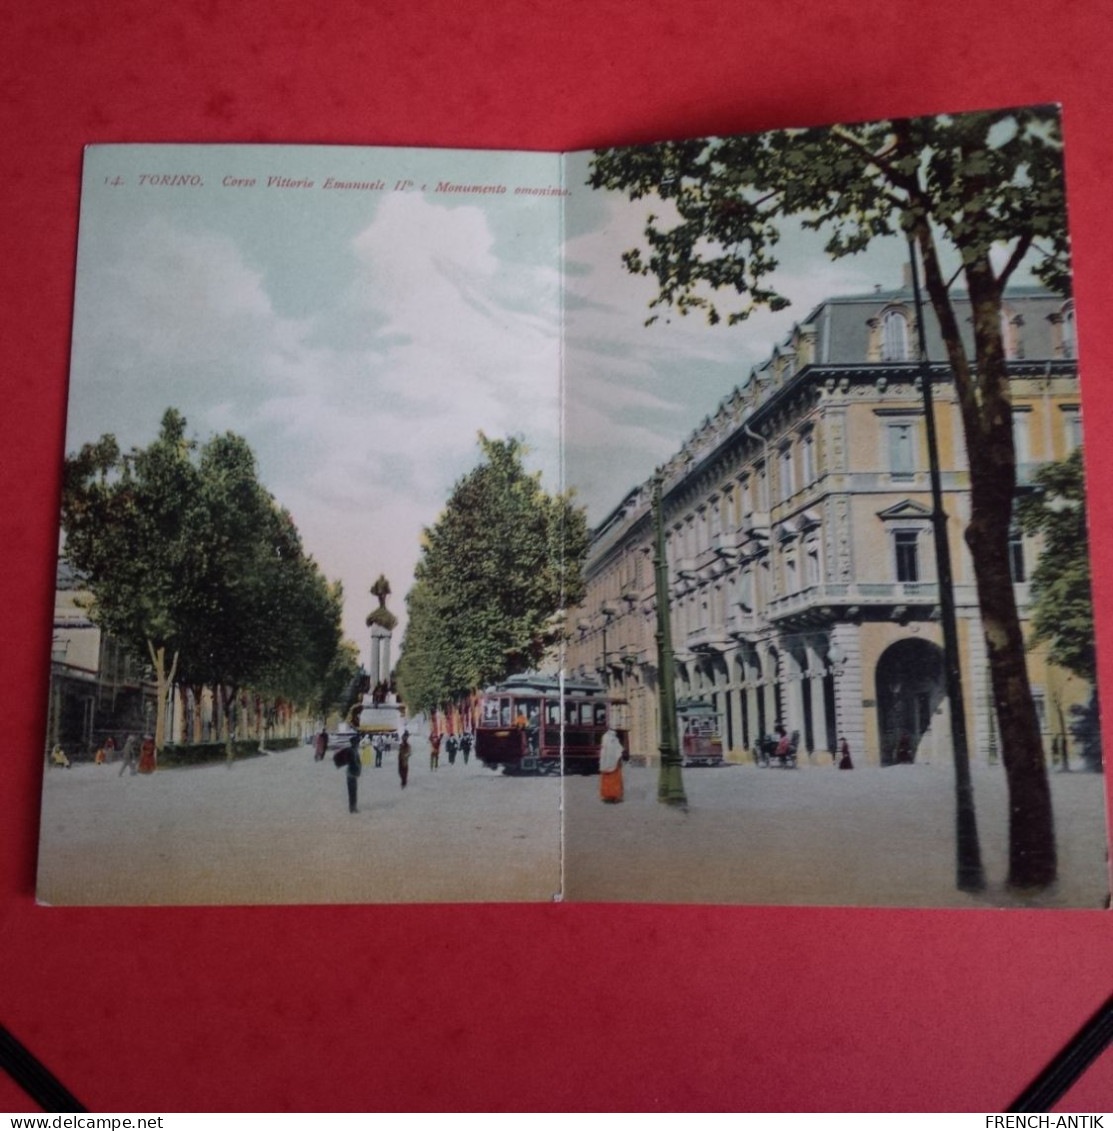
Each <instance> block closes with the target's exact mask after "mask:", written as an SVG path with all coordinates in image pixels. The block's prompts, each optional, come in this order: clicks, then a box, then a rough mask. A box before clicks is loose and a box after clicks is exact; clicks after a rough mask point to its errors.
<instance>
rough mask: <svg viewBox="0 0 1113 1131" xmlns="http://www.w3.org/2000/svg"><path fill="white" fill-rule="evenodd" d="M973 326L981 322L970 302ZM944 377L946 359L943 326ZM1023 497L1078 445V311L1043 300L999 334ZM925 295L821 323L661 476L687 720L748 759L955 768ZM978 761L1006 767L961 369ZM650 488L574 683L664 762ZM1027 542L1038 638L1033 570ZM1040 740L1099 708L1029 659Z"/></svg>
mask: <svg viewBox="0 0 1113 1131" xmlns="http://www.w3.org/2000/svg"><path fill="white" fill-rule="evenodd" d="M956 307H957V311H958V315H959V319H960V322H961V323H962V324H963V325H964V326H966V327H968V326H969V318H968V314H969V306H968V304H967V303H965V302H963V301H962V300H961V299H960V300H958V301H957V302H956ZM926 318H927V325H926V331H927V341H928V355H929V357H931V358H933V359H938V358H942V357H944V356H945V354H944V350H943V345H942V341H941V338H940V335H939V331H938V327H937V325H936V324H935V320H934V317H933V315H932V314H931V312H930V311H929V312H928V313H927V315H926ZM1003 331H1004V338H1005V347H1006V352H1007V355H1008V359H1009V369H1010V373H1011V379H1012V396H1013V413H1014V435H1015V439H1016V450H1017V463H1018V481H1019V484H1020V487H1021V488H1022V489H1023V487H1024V486H1025V485H1026V484H1029V483H1030V482H1031V476H1032V473H1033V471H1034V470H1035V469H1036V468H1037V467H1039V466H1040V465H1041V464H1043V463H1045V462H1047V461H1050V460H1055V459H1061V458H1063V457H1064V456H1066V455H1067V454H1069V452H1070V451H1071V450H1072V449H1073V448H1074V447H1076V446H1078V445H1079V444H1080V443H1081V421H1080V415H1079V397H1078V374H1077V365H1076V362H1075V360H1074V357H1075V346H1074V342H1075V339H1074V315H1073V307H1072V305H1071V304H1070V303H1069V302H1068V303H1064V302H1063V301H1062V300H1061V299H1058V298H1056V297H1054V296H1052V295H1050V294H1049V293H1047V292H1045V291H1043V290H1040V289H1037V288H1018V289H1016V290H1014V291H1010V292H1009V295H1008V298H1007V301H1006V303H1005V309H1004V313H1003ZM916 341H917V330H916V324H915V312H914V308H913V304H912V295H911V292H910V290H908V289H902V290H896V291H889V292H882V291H880V290H878V291H876V292H874V293H872V294H868V295H858V296H851V297H844V298H832V299H829V300H827V301H825V302H823V303H821V304H820V305H819V306H818V307H816V309H815V310H814V311H812V313H811V314H810V316H809V317H808V319H807V320H806V321H805V322H804V323H802V324H800V325H798V326H796V327H795V328H794V329H793V331H792V333H791V334H790V335H789V336H788V337H787V338H786V340H785V341H784V342H782V343H781V344H780V345H779V346H778V347H777V348H776V349H775V350H774V351H773V353H772V356H770V357H769V358H768V360H767V361H766V362H765V363H764V364H763V365H761V366H760V367H758V368H756V369H755V370H753V371H752V372H751V373H750V375H749V377H748V378H747V380H746V381H744V382H743V383H742V384H741V385H740V386H739V387H738V388H736V389H735V390H734V392H733V393H732V395H731V396H729V397H728V398H726V399H725V400H724V401H723V402H722V403H721V404H720V405H719V406H718V408H717V410H716V411H715V413H714V414H713V415H711V416H708V417H707V418H706V419H705V420H704V422H703V424H702V425H701V426H700V427H699V428H698V429H697V430H696V431H695V432H694V433H693V434H692V435H691V436H690V437H689V438H688V439H687V441H686V442H685V443H684V444H683V445H682V447H681V448H680V450H679V451H678V452H676V454H675V455H674V456H673V457H672V458H671V459H670V460H669V461H668V462H667V464H666V465H665V467H664V489H663V491H664V516H665V524H666V531H667V558H668V563H669V586H670V603H671V615H672V632H673V646H674V648H675V650H676V654H677V663H676V673H675V678H676V688H677V695H678V699H679V700H681V701H683V700H686V699H695V700H700V701H703V702H705V703H709V704H711V705H712V706H713V708H714V709H715V711H716V713H717V715H718V719H719V728H720V732H721V735H722V739H723V745H724V749H726V750H727V751H728V756H729V757H730V758H731V759H733V760H745V759H747V758H749V757H750V756H751V752H752V750H753V747H754V745H755V743H756V742H757V741H758V739H759V737H760V736H761V735H764V734H767V733H769V732H772V731H773V730H774V729H775V728H776V727H777V726H778V725H780V726H784V727H785V728H786V730H787V731H788V732H790V733H791V732H792V731H798V732H799V736H800V748H801V752H802V754H803V752H807V755H808V756H807V757H806V758H805V757H803V756H802V757H801V762H804V763H806V762H809V761H810V762H812V763H818V764H830V762H831V752H832V751H834V750H835V749H836V746H837V744H838V742H839V740H840V738H841V737H843V736H845V737H846V739H847V741H848V743H849V745H850V748H851V751H852V753H853V755H854V757H855V758H856V759H864V760H865V761H866V762H868V763H874V764H877V763H880V764H886V763H889V762H891V761H893V760H894V759H895V758H896V752H897V747H898V744H901V743H902V741H906V742H907V745H908V746H909V747H910V749H911V752H912V754H913V755H914V757H915V758H916V760H918V761H928V760H931V759H935V758H940V759H941V758H944V757H948V758H949V756H950V741H949V736H950V728H949V720H948V718H947V700H946V696H945V690H944V678H943V662H942V656H943V653H942V631H941V627H940V623H939V609H938V586H937V584H936V571H935V557H934V543H933V538H932V532H931V493H930V482H929V473H928V458H927V441H926V433H925V424H924V411H923V402H922V399H921V391H920V381H919V378H918V372H919V366H918V364H917V362H916V361H915V348H914V343H915V342H916ZM932 372H933V391H934V397H935V420H936V429H937V433H938V445H939V453H940V465H941V469H942V486H943V492H944V508H945V511H946V513H947V515H948V527H949V535H950V548H951V557H952V570H953V574H954V583H955V603H956V609H957V618H958V631H959V642H960V650H961V666H962V677H963V688H964V697H965V706H966V714H967V732H968V734H969V735H970V744H971V758H972V759H973V760H975V761H982V762H984V761H992V760H994V759H995V758H996V757H997V742H996V735H995V723H994V718H993V711H992V709H991V705H992V704H991V695H990V689H989V680H988V671H987V660H986V652H985V645H984V640H983V634H982V630H981V625H980V619H979V614H978V604H977V596H976V591H975V584H974V571H973V564H972V561H971V560H970V555H969V551H968V550H967V548H966V544H965V542H964V540H963V537H962V532H963V530H964V528H965V525H966V522H967V520H968V518H969V493H968V486H969V472H968V464H967V460H966V454H965V443H964V438H963V434H962V424H961V419H960V416H959V409H958V406H957V404H956V401H955V397H954V388H953V384H952V382H951V380H950V377H949V375H948V373H947V370H946V368H945V366H943V365H941V364H939V363H938V362H936V363H935V364H933V366H932ZM650 492H651V484H650V483H649V482H646V483H642V484H640V485H638V486H637V487H635V488H634V489H633V490H631V491H630V492H629V493H628V494H627V495H626V497H625V498H624V499H623V500H622V502H621V503H620V504H619V505H618V506H617V507H616V508H615V509H614V510H613V511H612V512H611V514H610V515H609V516H608V517H607V518H606V519H605V520H604V521H603V522H602V523H601V524H600V525H599V526H598V528H597V529H596V530H595V531H594V533H593V539H592V544H591V548H590V551H589V554H588V561H587V566H586V576H587V598H586V600H585V602H584V604H583V606H582V607H581V608H580V609H579V610H577V611H576V612H575V613H574V614H573V615H572V618H571V622H570V623H571V626H572V639H571V641H570V643H569V648H568V657H567V661H566V662H567V666H568V668H569V669H570V670H571V671H572V672H574V673H575V674H579V675H584V674H588V673H591V672H593V671H594V672H597V673H598V674H599V675H600V676H601V677H603V678H604V679H605V681H606V683H607V686H608V688H609V689H610V690H611V692H612V694H614V695H615V696H616V697H620V698H623V699H625V700H626V701H627V703H628V715H629V720H628V721H629V726H630V732H631V750H632V752H633V753H634V754H635V755H637V756H640V757H645V758H647V759H649V760H652V759H653V758H655V757H656V752H657V743H658V737H657V703H656V696H657V679H658V672H657V670H656V664H657V654H656V646H655V643H654V628H655V616H656V613H655V609H656V603H655V594H654V581H653V565H652V553H651V550H652V545H651V543H652V524H651V517H650ZM1037 549H1038V548H1037V547H1036V546H1035V545H1034V544H1032V541H1031V540H1030V539H1027V538H1024V537H1022V536H1021V535H1020V534H1019V533H1018V534H1017V535H1016V538H1015V541H1014V544H1013V553H1012V562H1013V567H1014V570H1013V575H1014V582H1015V585H1016V593H1017V599H1018V603H1019V606H1020V609H1021V616H1022V619H1024V618H1026V616H1027V606H1028V600H1029V594H1028V578H1029V577H1030V575H1031V569H1032V566H1033V564H1034V559H1035V556H1036V553H1037ZM1029 674H1030V678H1031V682H1032V687H1033V694H1034V696H1035V700H1036V708H1037V712H1038V713H1039V716H1040V720H1041V726H1042V728H1043V730H1044V737H1045V750H1050V749H1051V745H1052V741H1051V740H1052V739H1053V738H1055V739H1057V740H1058V741H1059V742H1064V741H1067V740H1068V732H1067V724H1068V722H1069V720H1070V710H1071V708H1072V707H1073V706H1076V705H1080V704H1084V703H1086V702H1087V701H1088V699H1089V696H1090V688H1089V686H1088V685H1087V684H1085V682H1084V681H1082V680H1080V679H1078V677H1075V676H1072V675H1071V674H1070V673H1068V672H1065V671H1063V670H1061V669H1057V668H1055V667H1053V666H1051V665H1049V664H1048V663H1047V661H1046V659H1045V657H1044V655H1043V653H1042V650H1040V649H1035V650H1033V651H1032V652H1030V653H1029Z"/></svg>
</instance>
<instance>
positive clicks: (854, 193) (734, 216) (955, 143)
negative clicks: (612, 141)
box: [588, 107, 1070, 324]
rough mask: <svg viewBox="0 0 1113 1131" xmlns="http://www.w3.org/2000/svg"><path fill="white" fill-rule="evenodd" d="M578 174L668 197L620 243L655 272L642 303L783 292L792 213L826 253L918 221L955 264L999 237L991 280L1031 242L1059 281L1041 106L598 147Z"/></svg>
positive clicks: (1058, 209) (739, 311) (977, 257)
mask: <svg viewBox="0 0 1113 1131" xmlns="http://www.w3.org/2000/svg"><path fill="white" fill-rule="evenodd" d="M588 183H589V184H590V185H591V186H592V187H593V188H603V189H609V190H618V191H622V192H625V193H626V194H627V195H628V196H629V197H630V199H631V200H639V199H642V198H645V197H650V196H657V197H659V198H660V199H661V200H662V201H665V202H667V204H668V206H669V207H668V208H667V209H666V212H667V216H665V217H662V216H658V215H653V214H650V215H648V216H647V221H646V228H645V241H646V243H645V246H644V247H641V248H634V249H631V250H630V251H628V252H626V254H625V256H624V262H625V265H626V267H627V269H628V270H630V271H631V272H633V273H634V274H638V275H652V276H654V277H655V278H656V279H657V282H658V284H659V287H660V291H659V294H658V296H657V298H656V299H655V300H654V301H653V302H652V303H651V304H650V305H651V307H654V308H656V307H664V306H667V307H672V308H674V309H676V310H677V311H678V312H679V313H680V314H681V315H687V314H690V313H692V312H701V313H703V314H704V315H705V316H706V317H707V319H708V321H709V322H711V323H713V324H714V323H716V322H719V321H720V319H721V318H722V317H723V314H724V313H725V314H726V316H727V319H728V321H729V322H731V323H734V322H738V321H741V320H743V319H745V318H747V317H749V315H750V314H751V313H752V312H753V310H754V309H755V308H757V307H759V306H767V307H769V308H770V309H773V310H777V309H780V308H782V307H784V306H787V305H788V303H789V298H788V296H786V295H783V294H781V293H780V292H779V291H777V290H776V289H775V287H774V286H773V285H771V283H770V276H772V275H773V274H774V272H775V270H776V268H777V265H778V264H777V257H776V246H777V243H778V242H779V239H780V227H779V225H780V222H781V221H782V220H783V219H784V218H786V217H791V216H798V217H801V220H802V222H803V224H804V226H805V227H808V228H813V229H823V230H825V231H827V232H828V233H829V239H828V243H827V251H828V253H829V254H830V255H831V256H833V257H839V256H843V255H852V254H855V253H857V252H860V251H863V250H864V249H865V248H866V247H867V246H868V245H869V244H870V243H871V241H872V240H874V239H875V238H876V237H878V236H887V235H893V234H897V233H901V232H905V233H908V232H915V231H917V230H924V228H925V225H926V226H927V229H928V230H929V234H931V233H938V235H941V236H942V237H943V238H944V239H947V240H949V241H950V242H951V243H952V244H953V245H954V247H956V248H957V249H958V250H959V252H960V254H961V257H962V262H963V269H964V270H965V271H966V272H967V274H968V275H969V274H970V272H971V271H973V272H975V273H977V272H980V271H983V270H984V269H986V268H988V267H989V252H990V249H991V248H993V247H994V246H1006V247H1008V248H1009V249H1010V250H1011V251H1012V252H1013V253H1014V257H1012V258H1010V259H1009V260H1008V261H1007V262H1006V263H1005V264H1004V265H1003V266H1002V267H1001V269H1000V270H999V271H998V272H996V273H995V275H994V278H995V282H996V284H997V286H998V287H1003V286H1004V284H1005V282H1006V281H1007V279H1008V277H1009V275H1011V273H1012V271H1013V270H1015V268H1016V266H1017V263H1018V262H1019V260H1020V258H1022V257H1023V256H1024V255H1025V254H1026V253H1027V252H1028V251H1029V250H1030V249H1032V248H1037V249H1038V250H1039V252H1040V253H1041V254H1040V262H1039V265H1038V267H1037V269H1036V270H1037V273H1038V274H1039V276H1040V278H1042V279H1043V281H1044V282H1045V283H1047V285H1048V286H1050V287H1051V288H1052V289H1055V290H1058V291H1060V292H1062V293H1066V292H1067V289H1068V286H1069V274H1070V260H1069V247H1068V241H1067V233H1066V220H1065V205H1064V196H1063V166H1062V144H1061V138H1060V132H1059V118H1058V112H1057V110H1056V109H1055V108H1054V107H1030V108H1024V109H1017V110H1000V111H992V112H985V113H974V114H961V115H955V116H941V117H936V118H915V119H905V120H896V121H883V122H873V123H866V124H863V125H855V126H839V127H835V128H833V129H807V130H784V131H777V132H774V133H765V134H755V135H750V136H743V137H730V138H704V139H699V140H692V141H679V142H668V143H665V144H661V145H653V146H646V147H641V148H633V149H608V150H599V151H597V153H596V156H595V158H594V160H593V162H592V171H591V176H590V179H589V181H588ZM933 238H934V237H933ZM731 295H733V296H735V298H736V299H737V300H739V301H731V299H730V296H731ZM720 296H725V297H726V298H727V301H728V302H730V308H729V309H728V310H725V311H724V310H721V309H720V306H721V302H722V301H723V299H722V297H720ZM654 317H656V315H654ZM652 320H653V319H652V318H651V319H650V321H652Z"/></svg>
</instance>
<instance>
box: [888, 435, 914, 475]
mask: <svg viewBox="0 0 1113 1131" xmlns="http://www.w3.org/2000/svg"><path fill="white" fill-rule="evenodd" d="M915 470H916V434H915V432H914V431H913V426H912V425H911V424H907V423H905V424H890V425H889V472H890V474H891V475H892V476H893V478H894V479H911V478H912V474H913V472H914V471H915Z"/></svg>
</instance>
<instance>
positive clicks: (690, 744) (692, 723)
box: [676, 699, 723, 766]
mask: <svg viewBox="0 0 1113 1131" xmlns="http://www.w3.org/2000/svg"><path fill="white" fill-rule="evenodd" d="M676 714H677V718H678V720H679V722H680V752H681V754H682V755H683V757H684V765H685V766H720V765H722V762H723V738H722V735H721V734H720V733H719V715H718V712H717V711H716V710H715V708H714V707H712V706H711V704H710V703H705V702H704V701H703V700H701V699H689V700H686V701H682V702H680V703H677V705H676Z"/></svg>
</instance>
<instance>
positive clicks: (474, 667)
mask: <svg viewBox="0 0 1113 1131" xmlns="http://www.w3.org/2000/svg"><path fill="white" fill-rule="evenodd" d="M479 446H480V449H481V453H482V455H481V459H480V463H479V465H478V466H477V467H476V468H475V469H474V470H472V471H471V472H469V473H468V474H467V475H465V476H464V477H463V478H462V479H460V480H459V482H457V483H456V485H455V487H454V488H453V490H452V493H451V495H450V496H449V499H448V502H447V504H446V505H445V509H444V512H443V513H442V515H441V517H440V518H439V519H438V521H437V522H436V523H434V525H433V526H431V527H427V528H426V530H425V532H424V540H423V546H422V553H421V559H420V561H419V562H418V564H417V567H416V569H415V571H414V584H413V586H412V588H411V589H410V591H409V593H408V595H407V597H406V608H407V611H408V614H409V621H408V624H407V627H406V635H405V639H404V640H403V642H402V651H401V655H400V656H399V660H398V667H397V678H398V684H399V689H400V691H401V693H402V697H403V699H404V701H405V703H406V705H407V707H408V708H409V710H410V711H412V712H417V711H431V710H435V709H439V708H441V707H443V706H444V705H445V704H447V703H451V702H454V701H455V702H459V701H461V700H462V699H464V698H466V697H467V696H468V695H469V694H470V693H471V692H472V691H474V690H475V689H476V688H482V687H486V686H488V685H490V684H492V683H498V682H500V681H501V680H504V679H505V678H506V677H507V676H508V675H514V674H517V673H519V672H524V671H528V670H530V669H532V668H536V667H537V666H538V665H539V664H540V663H541V660H542V658H543V657H544V655H545V653H546V652H547V651H548V650H549V649H550V648H551V647H552V646H553V645H554V644H555V643H557V642H558V641H559V639H560V637H561V632H562V623H561V620H560V615H559V614H560V611H561V610H562V609H564V608H566V607H574V606H576V605H578V604H579V603H580V602H581V601H582V600H583V597H584V581H583V562H584V558H585V557H586V555H587V547H588V531H587V520H586V518H585V516H584V512H583V509H582V508H581V507H578V506H576V505H574V504H573V502H572V500H571V498H570V497H569V496H568V495H564V494H549V493H547V492H546V491H545V490H544V488H543V487H542V486H541V478H540V474H531V473H529V472H527V471H526V470H525V468H524V467H523V464H522V457H523V455H524V448H523V446H522V443H521V441H520V440H517V439H514V438H510V439H507V440H489V439H487V437H486V436H484V435H483V434H482V433H480V436H479Z"/></svg>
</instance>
